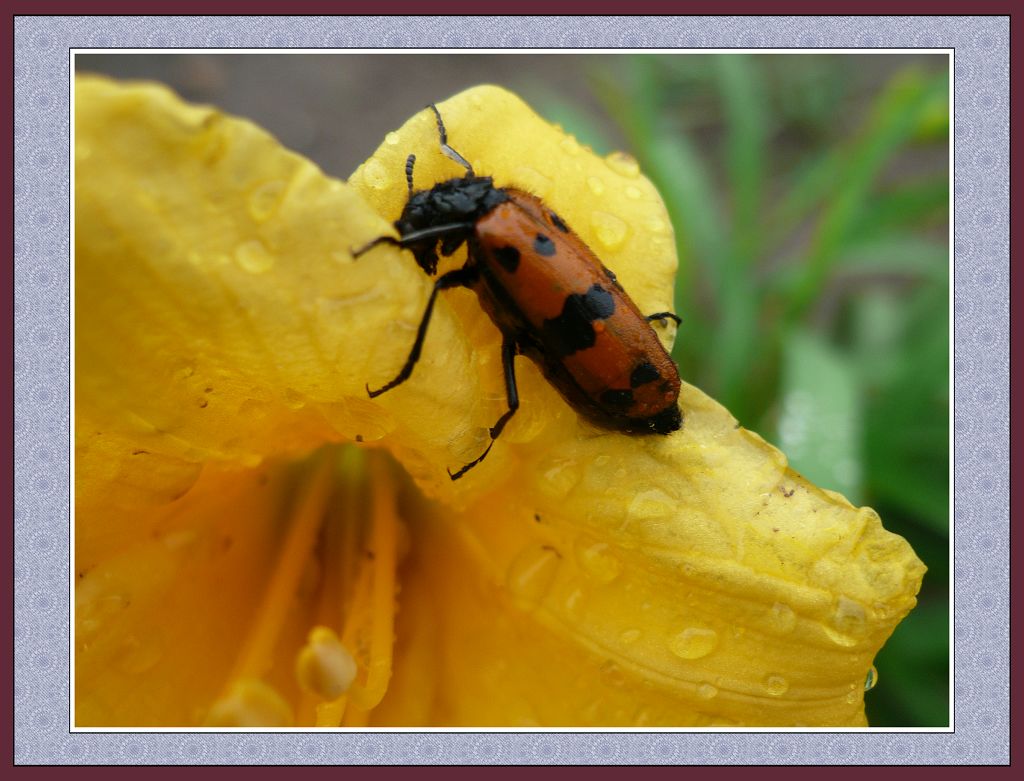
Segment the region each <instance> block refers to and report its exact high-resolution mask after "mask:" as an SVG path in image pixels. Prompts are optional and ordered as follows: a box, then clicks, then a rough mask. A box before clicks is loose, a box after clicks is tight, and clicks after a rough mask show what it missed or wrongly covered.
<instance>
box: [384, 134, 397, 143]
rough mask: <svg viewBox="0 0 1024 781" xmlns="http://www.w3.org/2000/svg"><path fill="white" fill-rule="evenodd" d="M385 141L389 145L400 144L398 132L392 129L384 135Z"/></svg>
mask: <svg viewBox="0 0 1024 781" xmlns="http://www.w3.org/2000/svg"><path fill="white" fill-rule="evenodd" d="M384 143H385V144H387V145H388V146H398V133H396V132H395V131H394V130H392V131H391V132H390V133H388V134H387V135H386V136H384Z"/></svg>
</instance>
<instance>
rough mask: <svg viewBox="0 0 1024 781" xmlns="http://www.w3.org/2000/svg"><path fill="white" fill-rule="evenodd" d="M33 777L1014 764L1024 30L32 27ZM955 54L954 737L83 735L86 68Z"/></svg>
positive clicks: (28, 382) (20, 698) (21, 189)
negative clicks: (76, 483)
mask: <svg viewBox="0 0 1024 781" xmlns="http://www.w3.org/2000/svg"><path fill="white" fill-rule="evenodd" d="M14 38H15V60H14V62H15V65H14V68H15V96H14V103H15V127H14V136H15V183H14V193H15V245H14V258H15V304H14V309H15V365H14V368H15V512H14V519H15V566H14V577H15V597H14V599H15V602H14V608H15V627H14V638H15V640H14V642H15V688H14V695H15V703H14V706H15V746H14V758H15V762H16V763H18V764H61V763H74V764H108V763H109V764H138V763H183V764H192V763H209V764H224V763H228V764H248V763H279V764H333V763H360V764H369V763H374V764H433V763H451V764H475V763H490V764H512V763H526V764H588V763H598V764H617V763H622V764H634V763H638V764H647V763H651V764H676V763H679V764H683V763H686V764H689V763H708V764H744V763H763V762H770V763H800V764H803V763H815V764H817V763H824V764H831V763H838V764H874V763H878V762H891V763H909V764H928V763H947V764H960V763H968V764H979V763H984V764H1004V763H1007V762H1008V761H1009V729H1008V723H1009V660H1008V654H1009V645H1008V641H1009V545H1008V534H1009V531H1008V530H1009V468H1008V463H1007V460H1006V459H1007V453H1008V444H1009V423H1008V421H1009V332H1008V323H1009V222H1008V219H1009V218H1008V215H1009V208H1008V207H1009V20H1008V18H1006V17H936V16H929V17H886V18H874V17H765V18H755V17H737V18H725V17H658V18H642V17H641V18H634V17H627V18H613V17H592V18H585V19H584V18H575V19H573V20H572V23H571V24H566V23H565V22H564V20H560V19H558V18H556V17H532V18H531V17H512V18H508V17H506V18H503V19H502V20H501V22H500V24H498V23H496V22H495V20H493V19H489V18H486V17H459V18H446V19H439V18H433V17H422V18H416V17H400V18H375V17H349V18H340V17H331V18H318V17H260V18H245V17H212V18H190V17H81V16H79V17H53V16H49V17H46V16H39V17H25V16H22V17H16V19H15V36H14ZM427 41H429V42H430V43H431V44H432V45H434V46H445V47H461V46H488V47H513V46H531V47H537V46H545V47H818V46H829V47H832V46H844V47H894V48H915V47H921V48H923V47H942V48H947V47H948V48H955V50H956V67H955V91H956V133H955V154H956V161H957V169H956V181H955V188H954V192H955V204H956V205H955V209H956V215H955V216H956V233H955V241H954V247H955V258H956V262H955V269H954V334H955V336H954V338H955V341H956V346H957V350H956V361H955V364H954V373H955V378H956V383H955V392H954V402H955V409H956V417H955V422H956V435H957V440H956V445H957V447H956V453H955V459H954V484H955V488H956V492H957V497H958V501H957V516H956V527H957V531H958V535H957V536H958V539H959V544H958V545H957V548H956V551H955V566H956V577H955V583H956V589H957V590H956V603H955V609H956V612H957V614H958V615H964V614H970V615H971V616H972V619H971V620H970V621H958V622H957V633H956V649H957V657H956V658H957V666H956V681H955V687H954V689H953V697H954V701H955V704H956V714H957V716H956V731H955V732H953V733H949V732H945V733H897V734H893V733H838V734H822V733H817V734H796V733H768V732H764V733H741V734H736V733H732V734H721V733H719V734H715V733H691V734H684V733H640V734H636V733H633V734H628V733H539V734H538V733H503V734H493V733H456V732H435V733H425V734H424V733H387V734H385V733H362V734H355V733H333V734H322V735H321V734H308V733H293V734H287V733H286V734H260V735H247V734H180V733H130V734H101V733H74V734H72V733H70V732H69V729H68V721H69V717H68V697H69V690H68V625H69V605H68V600H67V592H68V588H67V584H68V564H67V562H68V550H67V523H68V517H69V506H68V496H69V468H68V452H69V414H68V410H69V406H68V405H69V358H68V355H69V302H70V280H69V272H68V257H69V246H68V220H69V213H68V172H67V167H68V159H69V155H68V127H69V116H68V75H69V73H68V69H69V57H68V49H69V48H72V47H211V46H212V47H221V46H229V45H230V46H247V47H254V48H263V47H299V46H302V47H340V48H343V47H358V46H366V45H373V46H389V47H403V46H417V45H421V44H422V43H423V42H427Z"/></svg>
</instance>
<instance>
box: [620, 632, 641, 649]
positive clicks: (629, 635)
mask: <svg viewBox="0 0 1024 781" xmlns="http://www.w3.org/2000/svg"><path fill="white" fill-rule="evenodd" d="M639 639H640V630H639V629H627V630H625V631H624V632H623V633H622V634H621V635H619V640H620V641H621V642H622V643H623V644H624V645H630V644H632V643H635V642H636V641H637V640H639Z"/></svg>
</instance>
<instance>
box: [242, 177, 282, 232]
mask: <svg viewBox="0 0 1024 781" xmlns="http://www.w3.org/2000/svg"><path fill="white" fill-rule="evenodd" d="M284 189H285V185H284V182H282V181H281V180H280V179H276V180H274V181H272V182H264V183H263V184H261V185H260V186H259V187H257V188H256V189H255V190H253V191H252V192H251V193H250V194H249V214H251V215H252V218H253V219H254V220H256V221H257V222H263V221H264V220H266V219H268V218H269V217H270V216H271V215H272V214H273V213H274V212H275V211H277V205H278V204H279V203H280V202H281V196H282V195H283V194H284Z"/></svg>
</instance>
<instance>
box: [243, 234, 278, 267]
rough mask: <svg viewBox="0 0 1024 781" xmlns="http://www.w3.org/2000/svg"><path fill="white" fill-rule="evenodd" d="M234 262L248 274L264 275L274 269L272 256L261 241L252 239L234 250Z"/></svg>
mask: <svg viewBox="0 0 1024 781" xmlns="http://www.w3.org/2000/svg"><path fill="white" fill-rule="evenodd" d="M235 262H236V263H238V265H239V266H240V267H241V268H242V269H243V270H245V271H248V272H249V273H250V274H265V273H266V272H268V271H270V269H272V268H273V267H274V256H273V255H271V254H270V253H269V252H268V251H267V248H266V247H265V246H263V242H262V241H260V240H259V239H252V240H250V241H246V242H243V243H242V244H239V245H238V246H237V247H236V248H235Z"/></svg>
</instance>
